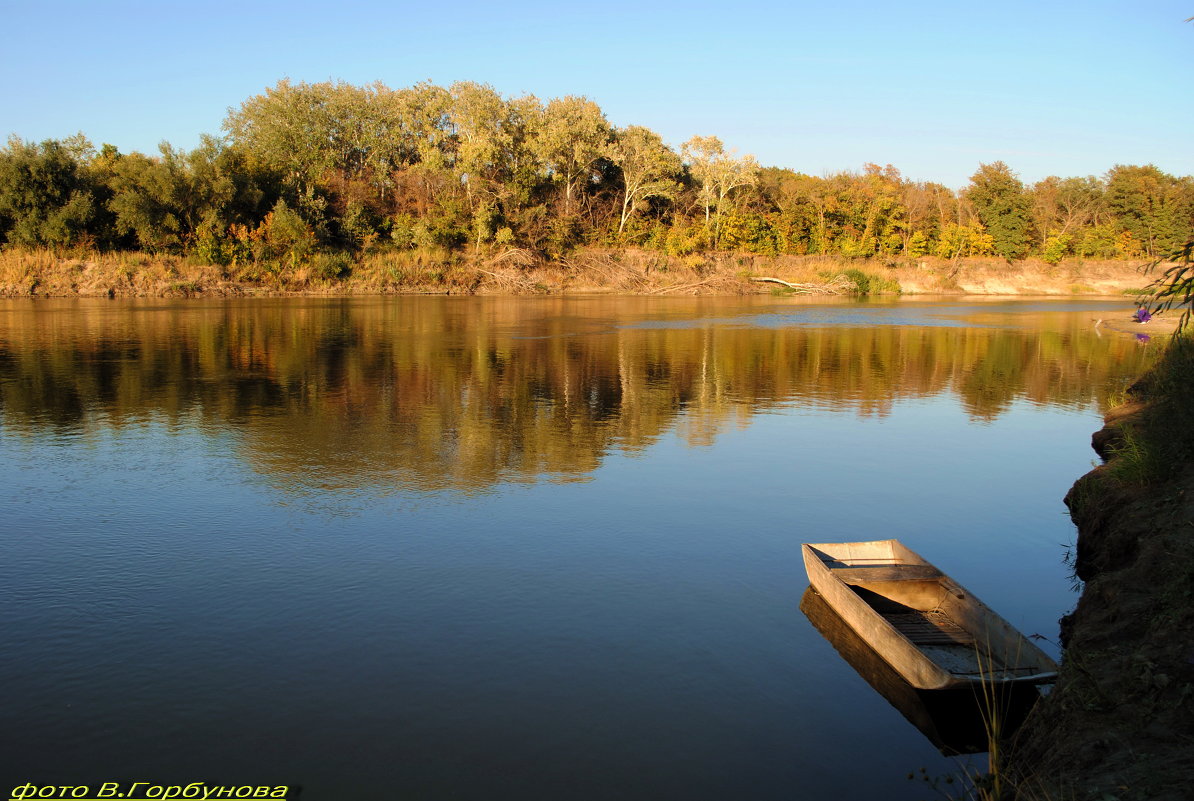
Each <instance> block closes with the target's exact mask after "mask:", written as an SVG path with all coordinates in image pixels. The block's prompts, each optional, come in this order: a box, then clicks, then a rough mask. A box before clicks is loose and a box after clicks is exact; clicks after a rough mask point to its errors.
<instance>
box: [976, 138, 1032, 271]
mask: <svg viewBox="0 0 1194 801" xmlns="http://www.w3.org/2000/svg"><path fill="white" fill-rule="evenodd" d="M966 199H967V200H968V201H969V202H970V205H971V206H972V207H973V208H974V211H975V213H976V214H977V215H978V219H979V221H980V222H982V224H983V227H984V228H985V229H986V232H987V234H988V235H989V236H990V237H991V242H992V245H993V247H994V250H995V253H997V254H998V255H1000V256H1003V257H1004V258H1005V259H1020V258H1023V257H1024V256H1025V255H1026V254H1027V253H1028V249H1029V240H1028V225H1029V214H1030V210H1031V203H1032V201H1031V200H1030V199H1029V197H1028V196H1027V195H1026V194H1025V192H1024V185H1023V184H1022V183H1020V179H1019V178H1017V177H1016V175H1015V173H1013V172H1012V171H1011V168H1009V167H1008V166H1007V165H1006V164H1004V163H1003V162H1002V161H996V162H994V163H992V164H980V165H979V168H978V172H976V173H975V174H974V175H972V176H971V177H970V186H969V187H968V188H967V189H966Z"/></svg>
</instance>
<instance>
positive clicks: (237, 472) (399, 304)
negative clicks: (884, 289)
mask: <svg viewBox="0 0 1194 801" xmlns="http://www.w3.org/2000/svg"><path fill="white" fill-rule="evenodd" d="M1118 313H1122V314H1124V315H1126V314H1128V313H1130V308H1129V307H1128V306H1127V305H1126V304H1125V303H1122V302H1107V301H1049V302H1033V301H1015V302H958V301H956V300H951V301H949V302H943V301H942V302H929V301H923V300H920V301H917V300H905V301H899V302H894V301H893V302H885V303H865V304H864V303H844V302H822V303H810V302H804V301H799V300H787V299H774V298H748V299H705V298H702V299H680V298H669V299H648V298H637V299H634V298H621V299H619V298H592V299H554V298H553V299H497V298H489V299H485V298H400V299H361V300H341V299H336V300H322V299H285V300H240V301H230V302H205V301H187V302H165V301H163V302H156V303H150V302H142V303H121V302H112V301H108V302H98V301H8V302H2V303H0V487H2V489H0V520H2V521H3V524H2V526H0V541H2V543H3V548H4V559H3V560H2V561H0V602H2V604H3V610H4V613H3V619H2V621H0V635H2V637H3V642H4V656H3V659H2V660H0V709H2V710H3V713H2V714H3V719H4V726H3V733H2V734H0V737H3V740H4V742H3V754H4V756H3V758H2V759H0V773H2V774H3V775H2V776H0V778H3V780H4V782H5V787H6V788H7V787H11V786H12V785H14V784H17V783H23V782H26V781H31V782H34V783H39V782H40V783H45V784H49V783H55V784H63V783H68V782H69V783H84V782H93V783H98V782H101V781H109V780H112V781H115V780H125V781H154V782H160V783H164V784H179V783H182V784H186V783H188V782H192V781H206V782H208V783H212V784H216V783H224V784H232V783H254V784H269V785H277V784H301V785H303V787H304V793H303V797H304V798H309V799H349V798H351V799H449V798H451V799H506V798H510V799H515V798H517V799H556V798H569V799H613V798H624V799H660V798H676V799H687V800H689V801H699V800H700V799H710V800H711V801H712V800H713V799H716V800H717V801H724V799H729V798H749V799H799V798H809V799H819V798H845V799H850V798H858V799H863V798H890V799H903V798H907V799H915V798H927V797H932V796H933V792H932V791H931V790H930V789H928V788H925V787H923V786H918V785H917V784H915V783H913V782H910V781H908V780H907V779H906V778H905V777H906V775H907V774H908V773H909V772H910V771H914V770H917V769H919V768H921V767H924V768H926V770H927V771H928V772H929V773H930V775H943V774H946V773H948V772H950V771H952V770H954V769H955V767H956V765H955V763H954V762H953V761H952V760H949V759H946V758H945V757H942V756H941V755H940V754H939V753H938V751H937V750H936V749H935V748H934V747H933V746H932V745H931V744H930V743H929V742H928V741H927V740H926V739H925V738H924V737H922V736H921V734H920V733H919V732H918V731H917V730H916V729H915V728H913V727H912V726H911V725H910V724H909V723H908V722H907V721H905V719H904V718H903V717H902V716H901V715H900V713H899V712H897V711H896V710H895V709H893V708H892V707H891V706H890V705H889V704H888V703H887V702H886V701H884V700H883V698H882V697H880V696H879V695H878V694H876V693H875V692H874V691H873V690H872V689H871V688H870V687H869V686H868V685H867V684H866V683H865V682H864V681H863V680H862V679H860V678H859V676H858V674H856V673H855V672H854V670H853V669H851V668H850V667H849V665H847V664H846V663H845V662H844V661H843V660H842V659H841V657H839V656H838V654H837V653H836V652H835V651H834V648H833V647H832V646H831V645H830V644H829V643H828V642H826V640H825V639H824V638H823V637H822V636H821V635H820V634H819V633H818V632H817V630H816V629H815V628H814V627H813V625H812V624H810V622H809V620H808V619H807V618H806V617H805V615H804V614H802V612H801V611H800V603H801V596H802V594H803V593H804V590H805V587H806V586H807V583H808V582H807V580H806V578H805V574H804V569H803V565H802V563H801V557H800V543H801V542H804V541H826V540H847V539H877V538H887V537H898V538H899V539H901V540H903V541H904V542H905V543H906V544H908V545H909V546H911V547H912V548H913V549H915V550H917V551H919V552H921V553H922V554H924V555H925V556H926V557H927V558H929V559H930V560H931V561H933V562H935V563H936V564H938V565H939V566H940V567H942V568H943V569H945V570H946V571H947V572H949V573H950V574H952V575H953V576H954V577H955V578H956V579H958V580H959V581H960V582H962V583H963V584H964V585H966V586H968V587H969V588H970V589H972V590H973V591H974V592H975V593H976V594H977V595H978V596H980V597H981V598H983V600H984V601H986V602H987V603H988V604H989V605H991V606H993V607H994V608H996V609H997V610H999V611H1000V612H1001V613H1002V614H1003V615H1004V616H1005V617H1007V618H1008V619H1009V620H1010V621H1011V622H1012V623H1013V624H1014V625H1016V626H1017V627H1018V628H1020V629H1021V630H1023V631H1025V632H1026V633H1034V632H1039V633H1042V634H1045V635H1048V636H1050V637H1052V636H1053V635H1054V633H1055V632H1056V623H1055V621H1056V619H1057V618H1058V617H1059V616H1060V615H1061V614H1063V613H1064V612H1066V611H1068V609H1069V608H1071V607H1072V605H1073V603H1074V600H1075V597H1074V595H1073V593H1072V590H1071V587H1070V582H1069V579H1068V571H1067V569H1066V567H1065V565H1064V564H1063V556H1064V553H1065V550H1066V547H1067V544H1069V543H1071V542H1072V540H1073V537H1074V534H1073V529H1072V526H1071V524H1070V522H1069V520H1068V518H1067V517H1066V515H1065V509H1064V507H1063V506H1062V503H1061V498H1062V496H1063V495H1064V494H1065V491H1066V489H1067V488H1068V487H1069V485H1070V484H1071V483H1072V482H1073V481H1074V479H1075V478H1077V477H1078V476H1079V475H1080V474H1081V473H1083V472H1084V471H1085V470H1087V469H1088V468H1089V466H1090V464H1091V460H1092V457H1093V454H1092V453H1091V451H1090V450H1089V444H1088V443H1089V437H1090V433H1091V431H1092V430H1094V429H1095V428H1096V427H1097V426H1098V424H1099V417H1100V414H1101V405H1100V404H1101V398H1103V397H1104V396H1105V395H1106V394H1107V393H1108V392H1110V391H1114V390H1116V389H1118V388H1121V387H1122V386H1123V385H1124V383H1125V381H1127V380H1128V379H1129V378H1130V377H1131V376H1133V375H1136V374H1137V373H1138V372H1139V371H1140V370H1141V369H1142V366H1143V364H1144V363H1145V362H1146V360H1147V359H1148V358H1149V355H1150V353H1151V351H1153V350H1155V349H1156V346H1155V344H1148V345H1146V346H1143V347H1142V346H1141V343H1139V342H1137V341H1136V340H1135V339H1134V338H1133V337H1131V336H1127V335H1123V334H1115V333H1109V332H1103V333H1102V335H1101V336H1100V335H1099V333H1098V332H1096V330H1095V329H1094V328H1093V325H1092V320H1093V319H1094V318H1096V317H1108V316H1112V315H1115V314H1118ZM1045 647H1046V649H1047V650H1050V651H1051V652H1052V653H1054V654H1056V649H1055V647H1054V646H1052V645H1050V644H1046V646H1045Z"/></svg>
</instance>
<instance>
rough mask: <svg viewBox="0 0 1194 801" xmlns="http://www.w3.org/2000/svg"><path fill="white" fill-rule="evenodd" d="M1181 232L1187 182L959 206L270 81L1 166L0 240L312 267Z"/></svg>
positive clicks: (455, 98) (1118, 182) (1101, 247)
mask: <svg viewBox="0 0 1194 801" xmlns="http://www.w3.org/2000/svg"><path fill="white" fill-rule="evenodd" d="M1192 232H1194V177H1191V176H1185V177H1175V176H1172V175H1168V174H1166V173H1165V172H1163V171H1161V170H1160V169H1158V168H1157V167H1155V166H1152V165H1144V166H1140V165H1116V166H1114V167H1112V168H1111V169H1110V170H1109V171H1108V172H1107V173H1106V174H1105V175H1104V176H1099V177H1096V176H1087V177H1070V178H1060V177H1049V178H1046V179H1044V180H1042V181H1039V182H1037V183H1035V184H1032V185H1026V184H1024V183H1023V182H1022V181H1021V180H1020V179H1019V178H1018V176H1017V175H1016V174H1015V173H1014V172H1013V171H1012V170H1011V169H1010V168H1009V167H1008V166H1007V165H1006V164H1004V163H1003V162H999V161H997V162H994V163H991V164H982V165H980V166H979V168H978V170H977V171H976V172H975V173H974V175H973V176H971V178H970V181H969V184H968V185H967V186H966V187H964V188H962V189H960V190H953V189H950V188H948V187H946V186H943V185H942V184H939V183H932V182H919V181H912V180H909V179H907V178H904V177H903V176H902V175H901V174H900V172H899V170H897V169H896V168H895V167H892V166H891V165H887V166H885V167H880V166H879V165H876V164H867V165H865V166H864V167H863V169H862V170H861V171H857V172H855V171H844V172H839V173H836V174H832V175H827V176H813V175H806V174H803V173H800V172H796V171H793V170H791V169H788V168H782V167H761V166H760V165H759V164H758V163H757V161H756V160H755V159H754V157H752V156H749V155H738V154H737V153H736V152H735V151H734V150H732V149H727V148H726V146H725V145H724V143H723V142H722V141H721V140H720V139H718V138H717V137H715V136H694V137H692V138H691V139H689V140H688V141H687V142H685V143H683V144H682V145H681V146H680V147H679V149H675V148H672V147H670V146H669V145H668V144H667V143H665V142H664V141H663V140H662V138H661V137H660V136H659V134H657V133H655V132H654V131H651V130H650V129H648V128H645V127H643V126H637V125H631V126H627V127H625V128H619V127H615V126H612V125H610V123H609V121H608V120H607V119H606V117H605V114H604V113H603V111H602V110H601V108H600V107H599V106H598V105H597V104H596V103H594V102H593V101H591V100H589V99H587V98H584V97H574V96H568V97H563V98H555V99H551V100H548V101H547V102H543V101H541V100H539V99H538V98H536V97H534V96H531V95H524V96H520V97H504V96H502V95H501V94H500V93H498V92H497V91H496V90H494V89H493V88H492V87H490V86H487V85H484V84H478V83H472V82H458V83H455V84H452V85H451V86H449V87H446V88H445V87H441V86H437V85H435V84H432V83H429V82H425V83H420V84H416V85H414V86H411V87H406V88H402V89H391V88H389V87H387V86H385V85H384V84H381V83H374V84H371V85H368V86H355V85H352V84H348V83H343V82H324V83H310V84H309V83H302V82H299V83H293V82H290V81H288V80H283V81H280V82H279V83H277V84H276V85H275V86H273V87H270V88H268V89H266V90H265V92H264V93H263V94H260V95H255V96H253V97H250V98H249V99H248V100H246V101H245V102H244V103H242V104H241V105H240V107H239V108H236V109H231V110H230V111H229V113H228V116H227V118H226V119H225V121H224V124H223V136H221V137H214V136H207V135H205V136H203V137H202V138H201V142H200V144H199V146H198V147H196V148H195V149H193V150H183V149H179V148H175V147H172V146H171V145H169V144H168V143H163V144H162V145H161V146H160V147H159V152H158V153H156V154H153V155H147V154H143V153H139V152H133V153H127V154H126V153H121V152H119V150H118V149H117V148H116V147H114V146H112V145H108V144H105V145H102V146H101V147H99V148H98V149H97V148H96V147H94V146H93V145H92V143H91V142H89V141H88V140H87V139H86V137H85V136H83V135H82V134H77V135H75V136H73V137H69V138H65V139H61V140H47V141H44V142H41V143H33V142H26V141H23V140H21V139H20V138H18V137H15V136H14V137H11V138H10V139H9V140H8V143H7V145H6V146H5V147H4V148H3V149H0V243H2V244H4V245H8V246H15V247H26V248H36V247H48V248H53V249H77V248H94V249H100V250H139V251H145V252H149V253H168V254H185V255H189V256H194V257H196V258H198V259H202V260H204V261H206V262H209V263H213V264H222V265H237V264H240V265H245V264H250V263H252V264H263V263H264V264H286V263H290V264H297V263H298V262H300V261H302V260H304V259H306V258H308V257H309V256H311V255H312V254H314V253H316V252H320V251H323V252H344V253H362V252H366V251H372V250H378V249H387V248H389V249H418V248H437V249H446V250H449V251H462V250H475V251H482V250H484V251H489V250H492V249H496V248H522V249H526V250H529V251H531V252H533V253H536V254H540V255H542V256H544V257H547V258H558V257H560V256H562V255H564V254H567V253H568V252H570V251H572V250H574V249H576V248H580V247H585V246H597V247H638V248H645V249H653V250H658V251H662V252H666V253H668V254H671V255H675V256H684V255H688V254H692V253H700V252H705V251H710V250H733V251H740V252H745V253H753V254H760V255H780V254H821V255H836V256H842V257H849V258H867V257H881V258H885V259H900V258H918V257H923V256H937V257H941V258H960V257H965V256H996V257H1002V258H1006V259H1009V260H1013V259H1022V258H1026V257H1029V256H1033V257H1039V258H1042V259H1044V260H1045V261H1048V262H1050V263H1054V264H1055V263H1058V262H1059V261H1061V260H1062V259H1063V258H1068V257H1076V258H1083V259H1086V258H1089V259H1122V258H1156V257H1161V256H1164V255H1167V254H1169V253H1172V252H1174V251H1175V250H1177V249H1179V248H1180V246H1181V245H1182V244H1184V243H1186V242H1188V241H1189V240H1190V239H1191V237H1192Z"/></svg>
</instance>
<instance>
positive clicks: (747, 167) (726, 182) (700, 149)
mask: <svg viewBox="0 0 1194 801" xmlns="http://www.w3.org/2000/svg"><path fill="white" fill-rule="evenodd" d="M682 153H683V155H684V160H685V162H687V163H688V165H689V169H690V170H691V171H692V175H693V177H694V178H696V180H697V181H698V183H699V184H700V190H699V192H698V194H697V197H698V200H699V202H700V203H701V205H702V206H703V207H704V209H705V227H706V228H707V229H708V228H709V224H710V214H711V212H712V223H713V228H712V235H711V236H710V240H711V242H713V243H714V244H716V242H717V239H718V235H719V230H718V224H719V222H720V218H721V213H722V210H723V208H724V206H725V205H726V200H727V199H728V198H729V196H730V193H731V192H732V191H733V190H735V189H737V188H739V187H743V186H753V185H754V184H755V183H756V182H757V181H758V174H759V165H758V163H757V162H756V161H755V157H754V156H750V155H747V156H742V157H735V156H734V155H733V153H727V152H726V151H725V146H724V145H723V144H722V143H721V140H720V139H718V138H717V137H716V136H694V137H692V138H691V139H689V140H688V141H687V142H685V143H684V146H683V148H682Z"/></svg>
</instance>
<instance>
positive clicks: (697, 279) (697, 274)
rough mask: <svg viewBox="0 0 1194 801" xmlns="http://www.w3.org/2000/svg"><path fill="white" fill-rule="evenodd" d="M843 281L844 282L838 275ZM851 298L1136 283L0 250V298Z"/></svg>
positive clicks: (732, 257) (600, 254)
mask: <svg viewBox="0 0 1194 801" xmlns="http://www.w3.org/2000/svg"><path fill="white" fill-rule="evenodd" d="M839 276H845V277H846V279H848V280H847V282H846V283H843V282H842V281H840V280H838V277H839ZM761 278H776V279H780V280H781V281H785V282H788V283H790V284H796V285H800V286H801V287H802V288H804V289H803V290H802V291H816V289H817V288H819V287H822V288H825V290H826V291H842V287H843V286H847V287H850V286H852V287H853V289H852V290H847V291H852V292H853V293H855V294H896V293H905V294H926V293H932V294H935V293H955V294H991V295H1017V294H1021V295H1059V296H1065V295H1079V294H1101V295H1123V294H1125V293H1130V292H1132V291H1133V290H1135V289H1138V288H1139V287H1140V286H1141V285H1142V283H1143V281H1142V279H1141V276H1140V273H1139V270H1138V264H1137V263H1135V262H1128V261H1099V262H1092V261H1072V262H1068V261H1063V262H1061V263H1060V264H1058V265H1050V264H1047V263H1045V262H1042V261H1034V260H1026V261H1020V262H1007V261H1005V260H1001V259H992V258H973V259H960V260H945V259H935V258H921V259H914V260H887V261H879V260H866V259H858V260H849V259H843V258H840V257H830V256H774V257H768V256H751V255H741V254H735V253H713V254H702V255H690V256H669V255H666V254H663V253H658V252H654V251H645V250H603V249H595V248H590V249H585V250H580V251H577V252H575V253H572V254H570V255H568V256H566V257H562V258H558V259H554V260H547V259H544V258H542V257H540V256H538V255H536V254H534V253H532V252H530V251H526V250H520V249H516V248H511V249H505V250H494V251H488V252H485V251H482V252H476V253H461V252H459V251H449V250H445V249H436V248H422V249H412V250H388V251H380V252H374V253H369V254H365V255H362V256H359V257H352V256H349V255H347V254H342V253H316V254H313V255H312V256H310V257H309V258H307V259H304V260H302V261H296V262H292V263H290V262H249V263H245V264H232V265H218V264H211V263H207V262H203V261H199V260H196V259H195V258H193V257H183V256H153V255H150V254H145V253H122V252H115V253H92V252H76V253H67V254H61V253H54V252H51V251H48V250H20V249H5V250H3V251H0V295H2V296H5V297H29V296H52V297H62V296H91V297H96V296H107V297H173V296H206V297H224V296H232V295H271V294H399V293H435V294H549V293H569V292H572V293H581V292H617V293H631V294H647V295H655V294H658V295H665V294H690V295H691V294H756V293H769V292H775V293H786V292H791V291H792V290H790V289H787V288H785V287H783V286H782V285H780V284H777V283H774V282H763V281H759V280H758V279H761Z"/></svg>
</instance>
